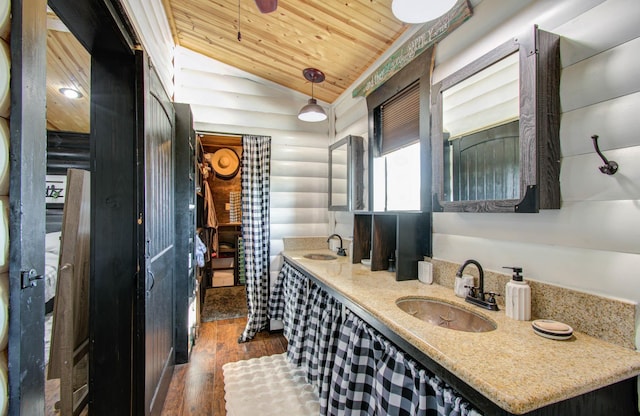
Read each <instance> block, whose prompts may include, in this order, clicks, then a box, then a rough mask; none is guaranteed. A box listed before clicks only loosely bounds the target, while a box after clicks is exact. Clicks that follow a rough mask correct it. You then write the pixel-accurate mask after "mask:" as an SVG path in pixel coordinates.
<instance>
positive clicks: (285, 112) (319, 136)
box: [175, 47, 329, 277]
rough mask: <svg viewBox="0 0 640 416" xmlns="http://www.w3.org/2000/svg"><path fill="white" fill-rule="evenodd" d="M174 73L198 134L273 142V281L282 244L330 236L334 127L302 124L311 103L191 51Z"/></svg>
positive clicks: (180, 53) (179, 58) (180, 56)
mask: <svg viewBox="0 0 640 416" xmlns="http://www.w3.org/2000/svg"><path fill="white" fill-rule="evenodd" d="M175 66H176V72H175V74H176V75H175V93H176V97H175V100H176V101H178V102H185V103H189V104H191V108H192V111H193V116H194V121H195V127H196V130H197V131H201V132H217V133H233V134H241V135H242V134H254V135H265V136H271V275H272V277H275V276H277V273H278V271H279V270H280V267H281V265H282V258H281V256H280V252H281V251H282V249H283V242H282V238H283V237H290V236H328V235H329V222H328V216H327V187H328V182H327V172H328V170H327V161H328V154H329V153H328V146H329V134H328V132H329V122H328V121H326V122H320V123H304V122H301V121H299V120H298V118H297V114H298V110H299V109H300V108H301V107H302V106H303V105H304V104H306V101H307V99H308V98H309V97H306V96H304V95H302V94H299V93H297V92H293V91H291V90H288V89H285V88H283V87H279V86H276V85H275V84H270V83H268V82H267V81H264V82H261V81H260V80H257V79H255V77H253V76H251V75H249V74H246V73H244V72H242V71H239V70H237V69H235V68H231V67H229V66H226V65H224V64H222V63H219V62H216V61H213V60H211V59H209V58H206V57H204V56H202V55H199V54H197V53H194V52H191V51H189V50H187V49H184V48H180V47H178V48H177V49H176V54H175ZM300 74H301V75H300V76H302V70H301V72H300ZM327 107H328V106H327Z"/></svg>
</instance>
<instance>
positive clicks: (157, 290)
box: [138, 56, 175, 415]
mask: <svg viewBox="0 0 640 416" xmlns="http://www.w3.org/2000/svg"><path fill="white" fill-rule="evenodd" d="M142 66H143V68H142V74H143V76H144V80H143V83H142V84H141V85H144V88H143V89H142V90H141V91H140V92H141V93H142V94H143V97H141V99H144V123H143V124H144V132H143V135H141V138H142V140H144V144H143V145H141V146H139V149H143V154H144V157H143V169H141V172H140V175H141V182H140V183H144V191H143V192H144V211H143V212H144V215H143V216H142V221H143V223H144V242H145V255H144V259H143V265H142V267H141V270H144V273H141V274H140V277H141V279H140V281H139V283H138V284H139V286H140V287H144V295H143V296H142V297H141V298H139V305H138V310H139V311H140V315H139V322H138V325H140V326H141V327H143V328H144V345H145V346H144V386H145V388H144V414H147V415H149V414H159V413H160V411H161V410H162V405H163V403H164V397H165V395H166V391H167V389H168V386H169V382H170V380H171V375H172V374H173V365H174V355H175V349H174V346H175V339H174V332H175V328H174V310H175V309H174V302H175V294H174V266H175V257H174V256H175V247H174V245H175V213H174V182H173V171H174V157H173V154H174V152H173V147H174V136H175V128H174V118H175V117H174V109H173V106H172V104H171V102H170V101H169V98H168V97H167V94H166V93H165V92H164V89H163V87H162V84H161V83H160V80H159V78H158V76H157V75H156V72H155V71H154V70H153V68H151V67H150V64H149V63H148V61H147V59H146V58H145V57H144V56H143V57H142ZM142 175H143V176H142ZM142 178H144V179H143V180H142ZM140 292H141V293H142V291H140ZM141 334H142V333H141Z"/></svg>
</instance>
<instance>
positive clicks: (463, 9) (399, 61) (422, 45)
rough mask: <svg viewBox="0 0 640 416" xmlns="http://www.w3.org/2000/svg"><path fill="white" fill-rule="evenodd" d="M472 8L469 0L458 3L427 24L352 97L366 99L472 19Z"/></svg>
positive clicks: (358, 88) (354, 91) (355, 90)
mask: <svg viewBox="0 0 640 416" xmlns="http://www.w3.org/2000/svg"><path fill="white" fill-rule="evenodd" d="M471 14H472V12H471V7H470V6H469V2H468V1H467V0H462V1H458V2H457V3H456V5H455V6H453V7H452V8H451V10H449V11H448V12H447V13H446V14H444V15H443V16H441V17H439V18H438V19H436V20H433V21H431V22H427V23H425V24H424V26H423V27H422V28H421V29H420V30H419V31H418V32H416V34H415V35H413V37H412V38H411V39H409V40H408V41H406V42H405V43H404V45H402V46H401V47H400V48H399V49H398V50H397V51H395V52H394V53H393V55H391V56H390V57H389V58H388V59H387V60H386V61H385V62H384V63H383V64H382V65H380V66H379V67H378V68H377V69H376V70H375V71H374V72H373V74H371V75H369V77H367V79H365V80H364V81H363V82H362V83H360V85H358V86H357V87H356V88H355V89H354V90H353V93H352V97H354V98H355V97H358V96H363V97H366V96H367V95H369V94H370V93H371V92H373V91H374V90H375V89H376V88H378V87H379V86H380V85H382V84H383V83H384V82H385V81H387V80H388V79H389V78H391V77H392V76H393V75H394V74H395V73H397V72H398V71H400V70H401V69H402V68H404V67H405V65H407V64H408V63H409V62H411V61H412V60H414V59H415V58H416V57H418V56H419V55H420V54H421V53H422V52H424V51H425V50H427V48H430V47H431V46H433V45H434V44H435V43H436V42H438V41H439V40H440V39H442V38H444V37H445V36H446V35H447V34H449V33H450V32H452V31H453V30H454V29H456V28H457V27H458V26H460V25H461V24H462V23H463V22H464V21H465V20H467V19H468V18H469V17H471Z"/></svg>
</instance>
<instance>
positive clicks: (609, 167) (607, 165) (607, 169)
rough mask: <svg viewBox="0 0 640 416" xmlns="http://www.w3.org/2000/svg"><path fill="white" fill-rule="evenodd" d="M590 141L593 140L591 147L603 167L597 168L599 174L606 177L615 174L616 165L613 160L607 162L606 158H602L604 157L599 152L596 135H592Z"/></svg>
mask: <svg viewBox="0 0 640 416" xmlns="http://www.w3.org/2000/svg"><path fill="white" fill-rule="evenodd" d="M591 139H592V140H593V147H594V148H595V149H596V153H597V154H598V156H600V158H601V159H602V161H603V162H604V165H603V166H600V167H599V169H600V172H602V173H605V174H607V175H613V174H614V173H616V172H617V171H618V164H617V163H616V162H614V161H613V160H608V159H607V158H606V157H604V155H603V154H602V152H601V151H600V148H599V147H598V135H597V134H594V135H593V136H591Z"/></svg>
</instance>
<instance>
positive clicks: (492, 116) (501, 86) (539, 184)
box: [431, 27, 560, 212]
mask: <svg viewBox="0 0 640 416" xmlns="http://www.w3.org/2000/svg"><path fill="white" fill-rule="evenodd" d="M559 81H560V55H559V37H558V36H557V35H554V34H551V33H548V32H545V31H542V30H539V29H538V28H537V27H534V28H533V30H532V31H530V32H529V33H527V34H526V35H525V36H522V37H520V38H514V39H512V40H510V41H508V42H506V43H504V44H502V45H500V46H498V47H497V48H495V49H494V50H492V51H491V52H489V53H487V54H486V55H484V56H482V57H481V58H479V59H477V60H475V61H473V62H472V63H470V64H469V65H467V66H465V67H463V68H462V69H460V70H459V71H457V72H455V73H454V74H452V75H450V76H449V77H447V78H445V79H443V80H442V81H440V82H439V83H437V84H434V85H433V86H432V91H431V114H432V124H431V146H432V163H433V209H434V211H459V212H461V211H467V212H538V211H539V210H540V209H557V208H560V182H559V174H560V144H559V127H560V99H559Z"/></svg>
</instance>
